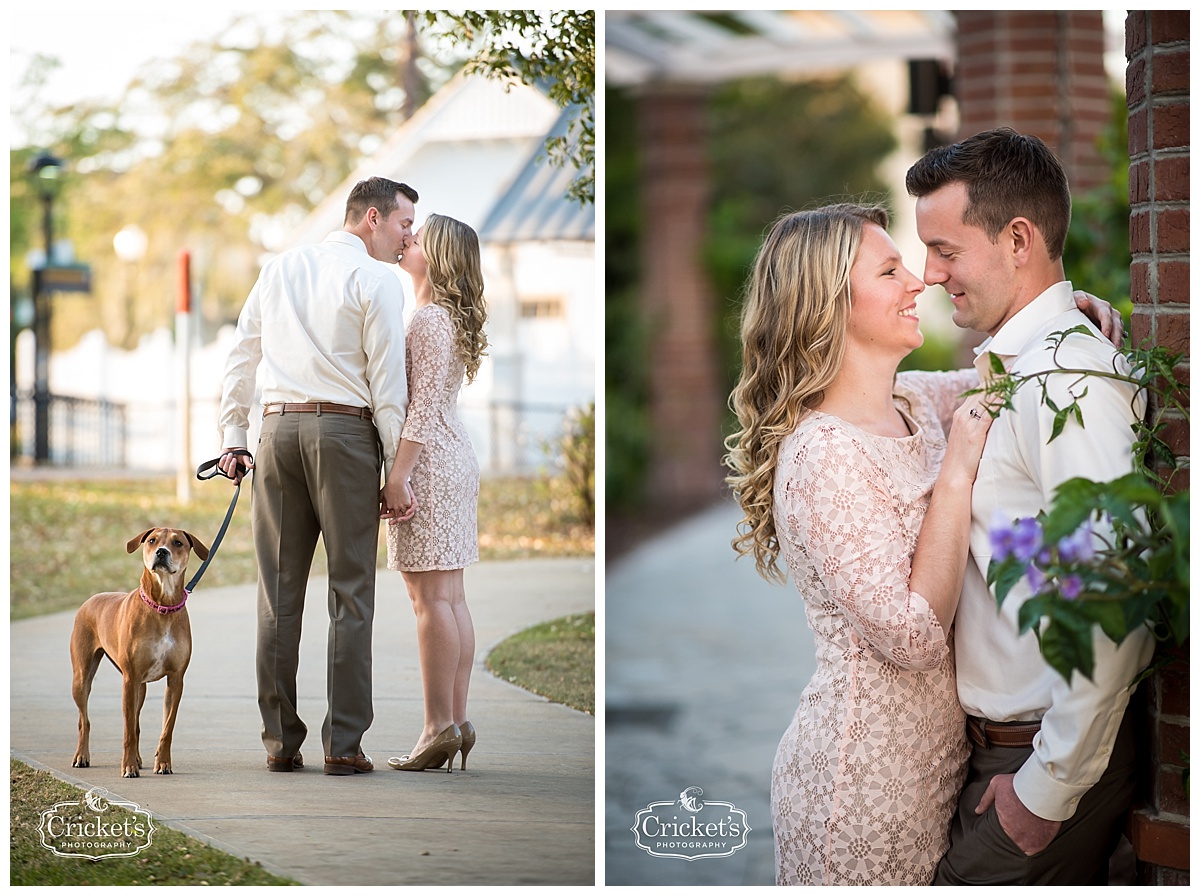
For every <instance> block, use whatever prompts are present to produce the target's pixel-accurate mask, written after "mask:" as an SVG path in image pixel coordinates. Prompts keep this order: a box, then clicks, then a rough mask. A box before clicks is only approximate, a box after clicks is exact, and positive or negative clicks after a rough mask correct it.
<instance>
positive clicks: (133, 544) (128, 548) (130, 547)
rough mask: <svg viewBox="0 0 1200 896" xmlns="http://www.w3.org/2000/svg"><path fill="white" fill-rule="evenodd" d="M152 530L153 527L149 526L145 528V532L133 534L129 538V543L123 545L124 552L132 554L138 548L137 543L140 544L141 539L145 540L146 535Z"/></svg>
mask: <svg viewBox="0 0 1200 896" xmlns="http://www.w3.org/2000/svg"><path fill="white" fill-rule="evenodd" d="M153 531H154V529H153V528H150V529H147V530H146V531H145V532H143V533H142V534H141V535H135V536H133V538H131V539H129V544H127V545H125V553H126V554H132V553H133V552H134V551H136V550H137V549H138V545H140V544H141V543H142V542H143V541H145V540H146V536H147V535H149V534H150V533H151V532H153Z"/></svg>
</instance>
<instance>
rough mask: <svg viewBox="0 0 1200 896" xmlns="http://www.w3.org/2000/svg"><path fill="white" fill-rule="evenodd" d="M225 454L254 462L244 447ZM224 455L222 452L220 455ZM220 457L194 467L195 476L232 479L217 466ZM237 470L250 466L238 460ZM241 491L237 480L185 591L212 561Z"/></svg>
mask: <svg viewBox="0 0 1200 896" xmlns="http://www.w3.org/2000/svg"><path fill="white" fill-rule="evenodd" d="M225 454H236V455H238V456H239V457H248V458H250V462H251V463H254V455H252V454H251V453H250V452H249V451H247V450H246V449H245V448H235V449H233V450H232V451H227V452H225ZM224 456H225V455H224V454H222V455H221V457H224ZM221 457H214V458H213V459H212V460H207V461H205V462H204V463H202V464H201V465H200V466H199V467H197V468H196V478H197V479H200V480H202V481H203V480H207V479H214V478H216V477H217V476H224V477H225V478H226V479H230V480H232V479H233V477H232V476H230V475H229V474H228V473H226V472H225V471H224V470H222V469H221V468H220V467H218V466H217V463H218V462H219V461H220V460H221ZM238 472H239V473H241V474H242V475H243V476H244V475H246V474H247V473H249V472H250V468H249V467H248V466H246V465H245V464H243V463H242V462H241V461H238ZM241 493H242V483H241V482H240V481H239V482H238V483H237V484H236V485H235V486H234V489H233V499H232V500H231V501H230V502H229V510H227V511H226V512H225V521H224V522H223V523H221V528H220V530H219V531H218V532H217V537H216V538H215V539H213V543H212V547H210V548H209V549H208V559H207V560H205V561H204V562H203V563H202V564H200V568H199V569H198V570H196V574H195V575H194V576H192V580H191V581H190V582H188V585H187V591H188V593H189V594H190V593H191V592H192V591H194V590H195V588H196V583H197V582H199V581H200V577H201V576H202V575H204V571H205V570H206V569H208V564H210V563H212V560H213V557H215V556H217V548H218V547H220V546H221V539H222V538H224V537H225V530H226V529H228V528H229V521H230V520H232V519H233V510H234V508H235V507H237V500H238V495H240V494H241Z"/></svg>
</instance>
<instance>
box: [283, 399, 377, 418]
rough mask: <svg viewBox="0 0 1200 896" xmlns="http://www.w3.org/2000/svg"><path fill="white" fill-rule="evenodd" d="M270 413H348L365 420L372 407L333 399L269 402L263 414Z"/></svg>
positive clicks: (369, 414) (368, 416)
mask: <svg viewBox="0 0 1200 896" xmlns="http://www.w3.org/2000/svg"><path fill="white" fill-rule="evenodd" d="M268 414H347V415H349V416H351V417H361V418H362V419H363V420H370V419H371V409H370V408H355V407H351V406H350V405H348V404H334V403H333V402H332V401H306V402H300V403H285V404H269V405H267V406H266V407H265V408H263V416H264V417H265V416H267V415H268Z"/></svg>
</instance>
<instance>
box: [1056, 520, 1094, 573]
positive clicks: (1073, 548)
mask: <svg viewBox="0 0 1200 896" xmlns="http://www.w3.org/2000/svg"><path fill="white" fill-rule="evenodd" d="M1095 553H1096V546H1095V543H1094V541H1093V539H1092V521H1091V520H1086V521H1084V523H1083V525H1082V526H1080V527H1079V528H1078V529H1076V530H1075V531H1074V532H1072V533H1071V534H1070V535H1068V536H1067V537H1066V538H1064V539H1063V540H1062V541H1060V542H1059V543H1058V559H1059V560H1061V561H1062V562H1063V563H1087V562H1088V561H1089V560H1091V559H1092V557H1093V556H1094V555H1095Z"/></svg>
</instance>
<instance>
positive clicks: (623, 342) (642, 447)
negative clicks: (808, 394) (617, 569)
mask: <svg viewBox="0 0 1200 896" xmlns="http://www.w3.org/2000/svg"><path fill="white" fill-rule="evenodd" d="M605 103H606V106H605V108H606V113H605V114H606V116H607V117H608V120H609V121H620V122H633V121H635V120H636V111H635V110H636V99H635V98H634V96H632V95H631V94H629V93H628V92H626V91H622V90H616V89H609V90H607V91H606V93H605ZM710 121H711V125H710V134H711V137H710V139H709V145H708V149H709V158H710V160H711V164H712V174H711V182H712V206H711V207H712V211H711V213H710V215H709V219H708V229H709V234H710V237H709V240H708V243H707V245H706V247H705V251H704V257H705V262H706V264H707V266H708V270H709V272H710V274H711V277H712V282H713V286H714V292H715V294H716V296H717V299H718V303H719V313H718V315H717V318H716V320H714V323H713V326H714V327H715V336H716V341H717V344H718V346H719V352H720V359H721V360H720V363H721V369H722V371H723V375H724V378H725V381H724V382H723V383H722V387H723V388H725V391H726V393H727V392H728V390H729V389H732V387H733V383H734V382H735V381H736V378H737V374H738V370H739V369H740V345H739V337H738V327H739V318H740V314H741V304H742V288H743V284H744V282H745V278H746V276H747V274H748V273H749V270H750V266H751V264H752V263H753V260H754V255H755V253H756V252H757V251H758V247H759V245H760V243H761V241H762V238H763V236H764V234H765V232H766V230H767V228H769V227H770V225H771V223H772V222H773V221H774V220H775V219H776V218H777V217H778V216H779V215H780V214H781V213H783V212H786V211H792V210H797V209H802V208H807V207H811V206H814V205H818V204H823V203H825V202H829V201H838V200H845V199H857V200H866V201H878V202H883V203H884V204H887V205H889V206H890V200H889V197H888V196H887V194H886V190H887V187H886V185H885V183H884V182H883V180H882V179H881V178H880V177H879V175H878V174H877V173H876V172H877V169H878V167H879V165H880V163H881V162H882V161H883V159H884V158H885V157H886V156H887V155H888V154H889V153H891V152H892V151H893V150H894V149H895V148H896V138H895V136H894V134H893V129H894V124H893V122H892V121H891V119H890V118H889V117H888V116H887V115H886V114H885V113H883V112H882V111H881V110H880V109H879V108H878V107H877V106H876V104H875V103H874V102H873V101H872V100H871V98H870V97H868V96H867V95H866V94H865V93H863V92H862V91H861V90H860V89H859V88H858V87H857V86H856V84H855V82H854V79H853V78H852V77H851V76H849V75H847V76H845V77H841V78H833V79H826V80H811V81H789V82H784V81H778V80H774V79H769V78H760V79H757V78H756V79H748V80H743V81H736V82H731V83H727V84H724V85H722V86H721V87H719V88H718V89H717V90H716V91H715V92H714V94H713V96H712V100H711V105H710ZM637 149H638V147H637V135H636V129H635V128H634V127H631V126H625V127H610V128H609V129H608V130H607V131H606V135H605V165H606V168H605V177H606V186H605V198H606V205H605V244H606V253H605V334H604V336H605V352H606V359H605V401H606V404H605V417H606V432H605V440H606V441H605V445H606V453H605V483H606V501H607V503H608V507H609V508H610V509H618V510H619V509H627V510H628V509H632V508H634V507H636V506H637V505H638V503H639V502H640V500H641V496H642V484H643V481H644V478H645V472H646V468H647V463H648V458H649V453H650V428H649V426H650V424H649V421H648V417H647V410H646V408H647V402H648V400H649V386H648V380H649V373H648V365H649V362H650V358H649V347H648V346H649V338H648V336H649V334H648V332H647V325H646V322H645V318H644V316H643V315H642V313H641V294H640V290H641V284H640V272H639V265H638V255H639V251H640V236H641V230H640V228H641V221H640V219H639V213H640V208H639V204H638V203H639V189H638V186H639V184H638V176H639V175H638V159H637Z"/></svg>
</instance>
